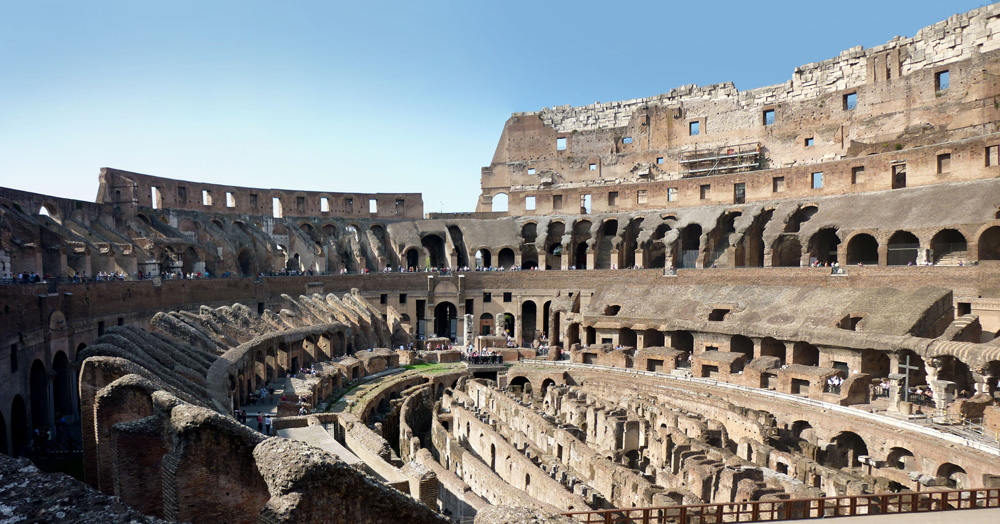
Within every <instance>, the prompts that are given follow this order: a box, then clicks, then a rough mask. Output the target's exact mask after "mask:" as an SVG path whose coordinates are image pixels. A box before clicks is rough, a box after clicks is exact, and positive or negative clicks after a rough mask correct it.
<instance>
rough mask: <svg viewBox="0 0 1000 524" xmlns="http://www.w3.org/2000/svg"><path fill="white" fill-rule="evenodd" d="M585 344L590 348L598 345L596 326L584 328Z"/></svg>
mask: <svg viewBox="0 0 1000 524" xmlns="http://www.w3.org/2000/svg"><path fill="white" fill-rule="evenodd" d="M583 343H584V344H586V345H588V346H593V345H594V344H597V330H596V329H594V326H587V327H585V328H583Z"/></svg>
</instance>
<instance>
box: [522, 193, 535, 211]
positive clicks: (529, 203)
mask: <svg viewBox="0 0 1000 524" xmlns="http://www.w3.org/2000/svg"><path fill="white" fill-rule="evenodd" d="M524 209H525V211H534V210H535V197H533V196H529V197H524Z"/></svg>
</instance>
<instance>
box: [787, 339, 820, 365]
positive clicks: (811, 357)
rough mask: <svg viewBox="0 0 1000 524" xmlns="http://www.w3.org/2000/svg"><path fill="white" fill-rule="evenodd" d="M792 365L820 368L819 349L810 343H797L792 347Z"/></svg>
mask: <svg viewBox="0 0 1000 524" xmlns="http://www.w3.org/2000/svg"><path fill="white" fill-rule="evenodd" d="M792 364H801V365H803V366H818V365H819V348H817V347H816V346H814V345H812V344H810V343H808V342H796V343H795V345H793V346H792Z"/></svg>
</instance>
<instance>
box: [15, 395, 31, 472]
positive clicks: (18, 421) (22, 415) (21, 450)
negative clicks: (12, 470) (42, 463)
mask: <svg viewBox="0 0 1000 524" xmlns="http://www.w3.org/2000/svg"><path fill="white" fill-rule="evenodd" d="M30 436H31V430H30V429H29V428H28V412H27V409H25V405H24V399H23V398H22V397H21V395H15V396H14V400H13V401H12V402H11V405H10V444H11V447H10V454H11V455H12V456H14V457H24V456H26V455H27V454H28V444H29V443H30V442H31V438H30Z"/></svg>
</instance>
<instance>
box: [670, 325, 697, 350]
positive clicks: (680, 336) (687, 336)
mask: <svg viewBox="0 0 1000 524" xmlns="http://www.w3.org/2000/svg"><path fill="white" fill-rule="evenodd" d="M671 338H672V339H673V344H672V345H673V347H674V349H679V350H681V351H687V352H688V354H691V353H692V352H694V335H692V334H691V332H690V331H683V330H682V331H674V333H673V337H671Z"/></svg>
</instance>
